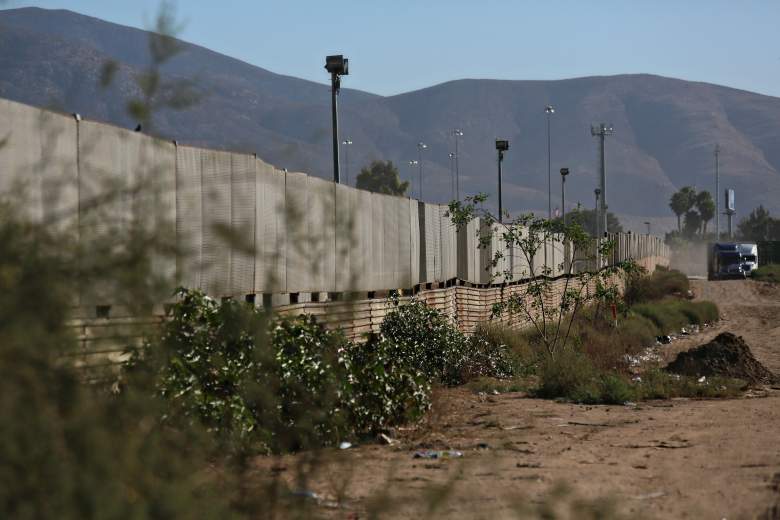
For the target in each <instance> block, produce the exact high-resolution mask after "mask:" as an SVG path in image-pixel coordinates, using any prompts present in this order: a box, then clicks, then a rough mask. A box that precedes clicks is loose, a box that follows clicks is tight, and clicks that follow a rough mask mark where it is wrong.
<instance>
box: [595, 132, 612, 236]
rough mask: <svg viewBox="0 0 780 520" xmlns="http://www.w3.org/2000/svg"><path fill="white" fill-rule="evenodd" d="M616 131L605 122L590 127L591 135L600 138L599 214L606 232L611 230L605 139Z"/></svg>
mask: <svg viewBox="0 0 780 520" xmlns="http://www.w3.org/2000/svg"><path fill="white" fill-rule="evenodd" d="M614 133H615V130H614V128H612V125H608V124H605V123H601V124H599V125H598V126H596V125H591V127H590V135H592V136H594V137H598V138H599V152H600V158H601V179H600V180H601V182H600V184H601V186H599V187H600V188H601V208H600V209H601V214H600V215H599V219H600V220H601V223H602V224H603V226H604V229H602V230H601V231H603V232H604V233H606V232H608V231H609V229H608V228H607V162H606V157H605V155H604V141H605V139H606V137H607V136H608V135H612V134H614Z"/></svg>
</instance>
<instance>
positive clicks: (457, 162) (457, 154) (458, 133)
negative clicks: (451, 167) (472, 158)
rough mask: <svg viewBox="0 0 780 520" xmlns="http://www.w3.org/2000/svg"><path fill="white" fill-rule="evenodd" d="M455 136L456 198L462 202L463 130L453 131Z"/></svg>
mask: <svg viewBox="0 0 780 520" xmlns="http://www.w3.org/2000/svg"><path fill="white" fill-rule="evenodd" d="M452 135H454V136H455V198H456V199H457V200H460V152H459V151H458V138H459V137H462V136H463V130H461V129H460V128H456V129H455V130H453V131H452Z"/></svg>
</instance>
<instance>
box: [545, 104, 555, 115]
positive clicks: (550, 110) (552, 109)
mask: <svg viewBox="0 0 780 520" xmlns="http://www.w3.org/2000/svg"><path fill="white" fill-rule="evenodd" d="M544 111H545V112H546V113H548V114H554V113H555V107H554V106H552V105H547V106H545V107H544Z"/></svg>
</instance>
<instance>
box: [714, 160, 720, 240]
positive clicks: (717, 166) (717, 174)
mask: <svg viewBox="0 0 780 520" xmlns="http://www.w3.org/2000/svg"><path fill="white" fill-rule="evenodd" d="M719 161H720V145H719V144H716V145H715V241H716V242H717V241H718V240H720V171H719V170H720V164H719Z"/></svg>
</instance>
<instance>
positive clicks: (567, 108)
mask: <svg viewBox="0 0 780 520" xmlns="http://www.w3.org/2000/svg"><path fill="white" fill-rule="evenodd" d="M0 42H1V43H0V44H1V45H2V48H3V49H4V52H3V53H0V97H4V98H8V99H12V100H15V101H20V102H23V103H27V104H31V105H35V106H41V107H48V108H52V109H56V110H60V111H64V112H73V113H79V114H81V115H82V116H83V117H86V118H89V119H94V120H100V121H105V122H109V123H112V124H116V125H120V126H125V127H129V128H130V127H135V125H136V124H137V122H136V121H134V120H133V119H132V118H130V116H129V115H128V112H127V110H126V106H127V102H128V100H129V99H131V98H133V97H135V96H138V94H139V90H138V87H137V84H136V82H135V81H134V78H136V77H137V75H138V74H139V73H141V72H142V71H143V70H144V68H145V67H147V66H148V64H149V62H150V58H149V44H148V42H149V33H147V32H146V31H143V30H139V29H134V28H130V27H125V26H121V25H116V24H113V23H109V22H105V21H102V20H98V19H95V18H91V17H88V16H84V15H80V14H77V13H74V12H70V11H64V10H45V9H39V8H23V9H8V10H3V11H0ZM180 43H181V52H180V53H179V54H177V55H176V56H175V57H174V58H173V59H172V60H170V61H169V62H167V63H166V64H165V65H164V67H163V68H162V73H163V77H164V78H166V79H170V80H177V79H186V80H193V81H194V82H195V84H196V85H197V86H198V88H199V90H200V91H201V92H202V94H203V95H202V97H201V99H200V100H199V101H198V102H197V103H196V104H195V105H193V106H191V107H188V108H185V109H182V110H173V109H162V110H160V111H159V112H157V113H155V114H154V118H155V119H154V127H153V129H152V131H153V132H154V133H156V134H158V135H160V136H163V137H165V138H169V139H176V140H177V141H178V142H180V143H186V144H193V145H199V146H207V147H212V148H218V149H230V150H235V151H246V152H254V153H257V154H258V156H259V157H261V158H263V159H264V160H266V161H268V162H270V163H272V164H274V165H276V166H277V167H279V168H287V169H288V170H297V171H305V172H307V173H310V174H313V175H317V176H320V177H324V178H330V177H332V157H331V153H332V152H331V141H330V139H331V121H330V86H329V84H326V82H327V79H328V78H327V73H326V72H325V71H324V69H323V71H322V73H323V83H316V82H312V81H307V80H303V79H298V78H293V77H290V76H284V75H280V74H275V73H273V72H271V71H268V70H265V69H262V68H260V67H257V66H254V65H251V64H248V63H245V62H242V61H239V60H236V59H233V58H230V57H228V56H224V55H221V54H218V53H216V52H213V51H210V50H208V49H205V48H203V47H200V46H197V45H193V44H190V43H186V42H180ZM109 61H113V62H115V63H117V65H118V69H117V75H116V80H115V81H114V82H113V83H112V85H111V86H109V87H107V88H106V87H103V86H101V81H100V79H101V72H102V70H103V68H104V64H105V63H107V62H109ZM350 73H351V75H352V76H347V77H345V78H344V80H343V85H344V87H345V88H343V89H342V90H341V94H340V99H339V103H340V123H341V139H349V140H351V141H352V143H353V144H352V145H351V146H349V149H348V150H344V149H342V165H343V166H342V169H343V173H342V176H343V177H344V176H346V177H348V178H347V180H348V182H350V183H352V184H354V179H355V175H356V173H357V171H358V170H359V168H360V167H361V166H365V165H366V164H368V163H369V162H370V161H372V160H375V159H381V160H392V161H393V162H394V163H396V164H397V165H398V167H399V170H400V172H401V176H402V177H403V178H405V179H409V180H411V181H412V183H411V186H412V192H411V195H412V196H415V197H417V196H418V190H419V188H418V186H419V182H418V181H419V179H418V175H419V165H418V166H412V165H409V161H410V160H417V159H418V148H417V143H418V142H420V141H422V142H425V143H426V144H427V145H428V147H427V148H426V149H425V150H423V152H422V160H423V161H422V162H423V193H422V198H423V199H424V200H427V201H433V202H445V201H448V200H450V198H451V197H452V191H451V186H452V175H451V171H452V170H451V162H450V158H449V156H448V154H449V153H450V152H454V149H455V143H454V136H453V129H455V128H459V129H462V131H463V136H462V137H460V138H459V150H458V151H459V161H458V162H459V171H460V186H461V195H465V194H473V193H476V192H487V193H488V194H490V195H491V196H492V198H493V200H494V198H495V196H494V195H495V193H496V177H497V176H496V150H495V146H494V140H495V139H496V138H502V139H508V140H509V141H510V149H509V151H508V152H507V153H506V156H505V160H504V165H503V166H504V189H503V192H504V206H505V207H506V208H508V209H509V210H511V211H513V212H519V211H529V210H537V211H539V210H546V208H547V126H546V125H547V119H546V118H547V117H548V116H547V115H546V114H545V112H544V107H545V105H547V104H552V105H554V107H555V113H554V114H552V115H551V116H550V123H551V157H552V172H553V206H555V207H558V206H559V205H560V196H559V194H560V179H559V175H558V174H557V172H558V170H559V169H560V168H561V167H568V168H569V169H570V171H571V175H569V177H568V178H567V182H566V189H567V191H566V202H567V210H570V209H571V208H572V207H573V206H574V205H576V204H577V203H581V204H582V205H584V206H585V207H588V208H590V207H592V206H593V204H594V193H593V189H594V188H595V187H596V186H597V184H598V167H599V166H598V146H597V145H598V143H597V140H596V139H595V138H594V137H593V136H591V132H590V128H591V125H592V124H597V123H601V122H604V123H609V124H611V125H613V127H614V134H613V135H611V136H608V137H607V141H606V156H607V158H606V161H607V187H608V203H609V207H610V210H611V211H613V212H615V213H618V214H619V215H621V216H622V217H624V218H625V219H626V220H628V221H630V222H638V223H641V222H642V221H643V220H644V219H650V220H653V221H654V222H658V223H659V225H660V226H661V227H668V226H670V225H671V222H672V221H673V220H674V219H670V218H664V217H669V216H671V211H670V209H669V207H668V201H669V197H670V196H671V194H672V193H673V192H674V191H676V190H677V189H679V188H680V187H682V186H686V185H693V186H696V187H697V189H708V190H710V191H714V156H713V150H714V147H715V145H716V144H719V145H720V148H721V153H720V173H721V179H720V183H721V187H722V188H734V189H735V190H736V197H737V210H738V214H739V215H743V216H744V215H746V214H747V213H749V212H750V210H752V209H753V208H754V207H756V206H758V205H759V204H763V205H764V206H765V207H766V208H768V209H769V211H770V212H772V213H773V214H775V215H777V214H780V98H775V97H771V96H765V95H760V94H755V93H751V92H746V91H741V90H736V89H733V88H727V87H722V86H717V85H712V84H706V83H699V82H692V81H685V80H680V79H672V78H666V77H659V76H653V75H646V74H631V75H618V76H608V77H586V78H575V79H566V80H550V81H526V80H522V81H521V80H518V81H509V80H500V81H499V80H484V79H480V80H474V79H461V80H455V81H450V82H447V83H443V84H440V85H435V86H432V87H429V88H425V89H421V90H417V91H413V92H408V93H404V94H400V95H395V96H386V97H385V96H378V95H374V94H371V93H367V92H361V91H358V90H353V89H349V88H346V87H348V85H349V80H350V78H351V77H354V76H355V75H358V74H360V71H359V70H354V69H353V70H352V71H350ZM347 155H348V157H347ZM721 198H722V195H721ZM721 206H723V204H721ZM634 227H636V228H637V230H639V229H642V230H643V229H644V226H641V227H637V226H634Z"/></svg>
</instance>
